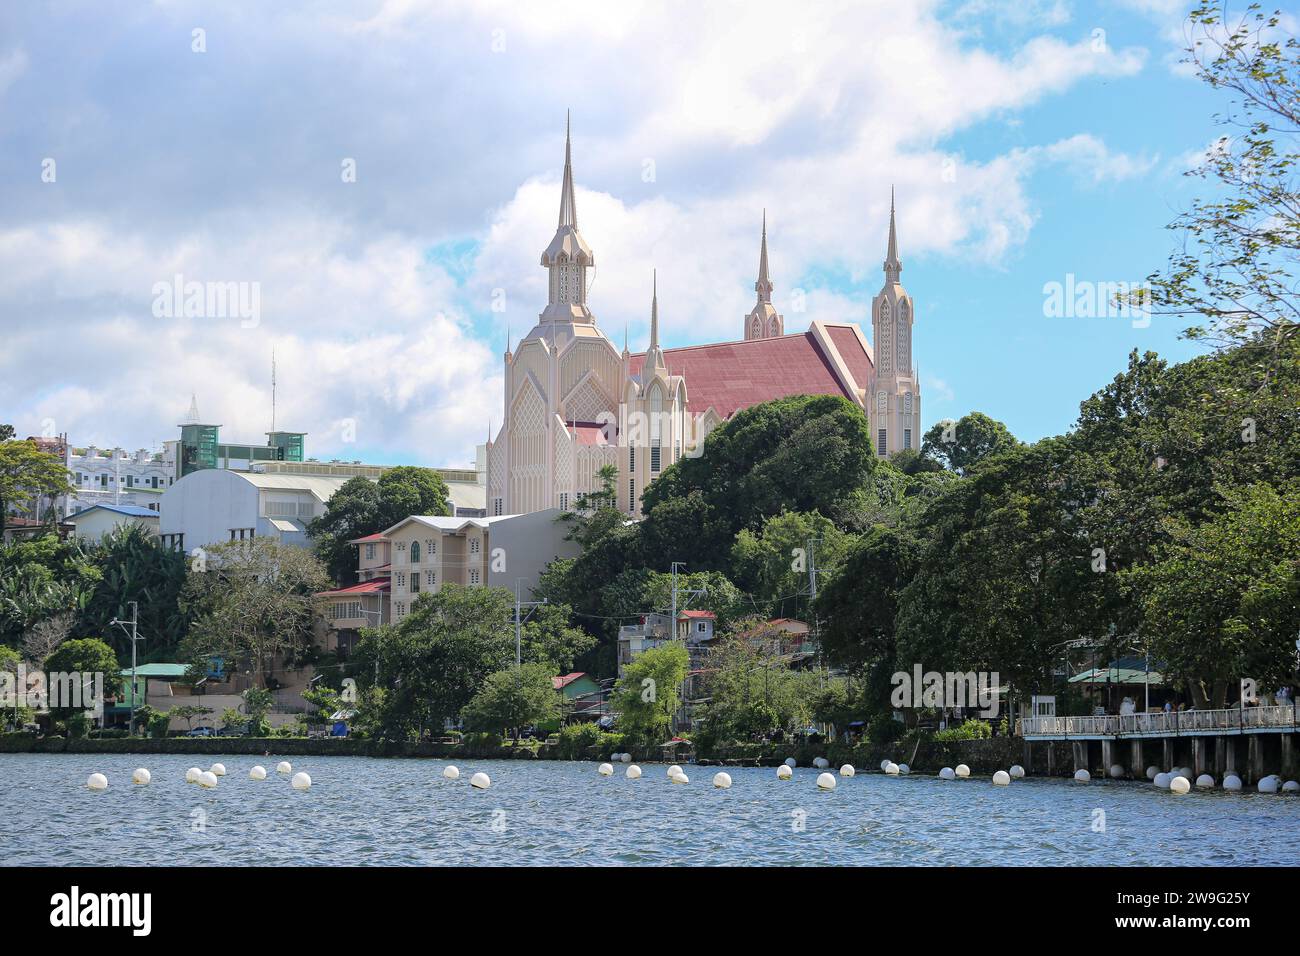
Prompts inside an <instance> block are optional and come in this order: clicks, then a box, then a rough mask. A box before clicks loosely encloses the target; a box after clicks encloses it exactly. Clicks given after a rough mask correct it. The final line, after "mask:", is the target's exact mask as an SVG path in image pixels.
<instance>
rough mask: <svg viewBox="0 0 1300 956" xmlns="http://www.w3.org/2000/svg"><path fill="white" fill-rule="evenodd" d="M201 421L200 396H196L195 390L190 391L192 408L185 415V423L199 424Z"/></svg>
mask: <svg viewBox="0 0 1300 956" xmlns="http://www.w3.org/2000/svg"><path fill="white" fill-rule="evenodd" d="M201 421H202V419H201V418H199V399H198V396H196V395H195V394H194V393H193V392H190V410H189V412H187V413H186V415H185V421H184V423H183V424H186V425H197V424H199V423H200V422H201Z"/></svg>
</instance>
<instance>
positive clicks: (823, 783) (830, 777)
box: [817, 773, 835, 790]
mask: <svg viewBox="0 0 1300 956" xmlns="http://www.w3.org/2000/svg"><path fill="white" fill-rule="evenodd" d="M817 789H818V790H834V789H835V774H833V773H823V774H818V775H817Z"/></svg>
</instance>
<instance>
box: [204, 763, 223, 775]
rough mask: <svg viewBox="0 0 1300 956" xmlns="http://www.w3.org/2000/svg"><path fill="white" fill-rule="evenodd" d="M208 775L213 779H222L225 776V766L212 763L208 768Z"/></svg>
mask: <svg viewBox="0 0 1300 956" xmlns="http://www.w3.org/2000/svg"><path fill="white" fill-rule="evenodd" d="M208 773H210V774H212V775H213V776H214V777H224V776H225V775H226V765H225V764H224V763H214V764H213V765H212V766H211V767H209V768H208Z"/></svg>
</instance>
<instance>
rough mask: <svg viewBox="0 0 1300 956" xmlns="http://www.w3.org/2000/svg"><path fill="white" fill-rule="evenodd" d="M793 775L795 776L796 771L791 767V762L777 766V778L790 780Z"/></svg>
mask: <svg viewBox="0 0 1300 956" xmlns="http://www.w3.org/2000/svg"><path fill="white" fill-rule="evenodd" d="M793 776H794V771H793V770H791V769H790V765H789V764H786V763H783V764H781V766H779V767H777V768H776V779H777V780H789V779H791V778H792V777H793Z"/></svg>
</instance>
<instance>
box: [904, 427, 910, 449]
mask: <svg viewBox="0 0 1300 956" xmlns="http://www.w3.org/2000/svg"><path fill="white" fill-rule="evenodd" d="M903 447H904V448H911V447H912V429H910V428H904V429H903Z"/></svg>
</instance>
